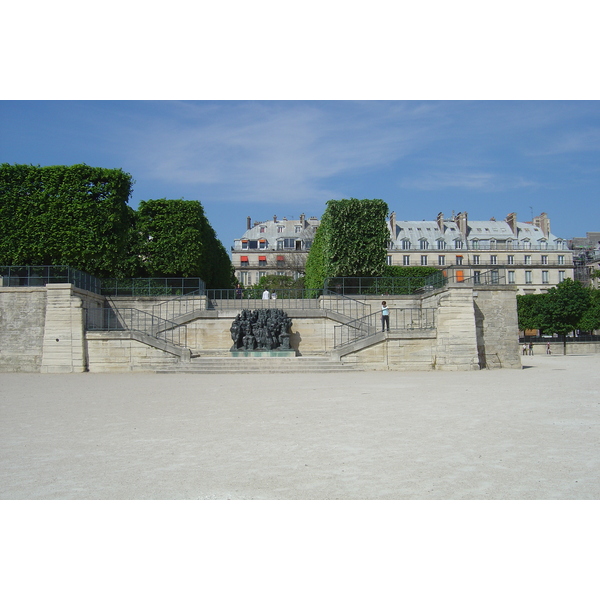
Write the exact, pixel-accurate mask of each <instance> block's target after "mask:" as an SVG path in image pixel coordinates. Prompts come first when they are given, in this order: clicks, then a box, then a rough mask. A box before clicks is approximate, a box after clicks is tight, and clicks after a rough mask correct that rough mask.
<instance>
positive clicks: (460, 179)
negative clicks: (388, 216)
mask: <svg viewBox="0 0 600 600" xmlns="http://www.w3.org/2000/svg"><path fill="white" fill-rule="evenodd" d="M0 131H2V136H1V137H0V162H7V163H27V164H30V163H31V164H36V165H37V164H39V165H55V164H76V163H87V164H89V165H93V166H102V167H119V168H122V169H123V170H125V171H127V172H128V173H130V174H131V175H132V176H133V179H134V180H135V184H134V187H133V195H132V199H131V205H132V206H134V207H135V206H137V204H138V202H139V201H140V200H147V199H151V198H154V199H155V198H163V197H166V198H184V199H186V200H200V201H201V202H202V204H203V206H204V208H205V211H206V213H207V216H208V218H209V220H210V222H211V224H212V225H213V227H214V228H215V230H216V231H217V235H218V236H219V238H220V239H221V241H222V242H223V244H224V245H225V247H226V248H229V247H230V246H231V244H232V243H233V239H234V238H236V237H240V236H241V235H242V234H243V232H244V230H245V224H246V216H250V217H251V218H252V220H253V221H254V220H267V219H271V218H272V217H273V215H274V214H277V216H278V217H288V218H298V216H299V215H300V214H301V213H304V214H306V215H307V216H317V217H320V216H321V215H322V213H323V211H324V210H325V207H326V202H327V201H328V200H330V199H339V198H348V197H356V198H381V199H383V200H385V201H386V202H387V203H388V206H389V208H390V211H391V210H394V211H396V215H397V218H398V219H418V220H420V219H428V220H429V219H434V218H435V216H436V215H437V213H438V212H440V211H442V212H444V213H445V214H448V215H449V214H450V213H451V212H452V211H453V210H454V211H456V212H459V211H467V212H468V213H469V216H470V218H472V219H488V218H490V217H492V216H494V217H496V218H498V219H502V218H504V217H505V216H506V215H507V214H508V213H509V212H512V211H515V212H517V214H518V216H519V219H520V220H530V219H531V215H532V213H533V214H534V215H537V214H539V213H541V212H543V211H545V212H547V213H548V215H549V217H550V219H551V224H552V231H553V233H555V234H557V235H559V236H561V237H567V238H571V237H573V236H582V235H585V232H586V231H598V230H600V202H599V197H600V193H599V192H600V103H599V102H597V101H169V100H167V101H2V102H0Z"/></svg>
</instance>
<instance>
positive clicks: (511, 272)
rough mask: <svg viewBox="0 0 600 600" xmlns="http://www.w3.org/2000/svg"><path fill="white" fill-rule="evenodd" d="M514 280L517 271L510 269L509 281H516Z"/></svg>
mask: <svg viewBox="0 0 600 600" xmlns="http://www.w3.org/2000/svg"><path fill="white" fill-rule="evenodd" d="M514 282H515V272H514V271H509V272H508V283H514Z"/></svg>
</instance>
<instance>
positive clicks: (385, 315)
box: [381, 300, 390, 331]
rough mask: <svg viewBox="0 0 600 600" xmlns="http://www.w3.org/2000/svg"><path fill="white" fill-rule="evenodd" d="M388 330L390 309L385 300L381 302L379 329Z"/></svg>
mask: <svg viewBox="0 0 600 600" xmlns="http://www.w3.org/2000/svg"><path fill="white" fill-rule="evenodd" d="M386 326H387V330H388V331H389V330H390V309H389V308H388V305H387V304H386V302H385V300H384V301H383V302H382V303H381V331H385V328H386Z"/></svg>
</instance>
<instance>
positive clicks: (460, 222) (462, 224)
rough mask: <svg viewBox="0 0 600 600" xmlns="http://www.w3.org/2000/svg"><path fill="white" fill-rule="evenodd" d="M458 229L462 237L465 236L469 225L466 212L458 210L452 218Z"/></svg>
mask: <svg viewBox="0 0 600 600" xmlns="http://www.w3.org/2000/svg"><path fill="white" fill-rule="evenodd" d="M454 221H455V223H456V225H457V226H458V229H459V230H460V232H461V233H462V235H463V237H467V233H468V232H469V225H468V223H467V213H466V212H459V213H458V214H457V215H456V218H455V219H454Z"/></svg>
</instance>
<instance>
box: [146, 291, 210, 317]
mask: <svg viewBox="0 0 600 600" xmlns="http://www.w3.org/2000/svg"><path fill="white" fill-rule="evenodd" d="M206 309H207V299H206V296H198V295H196V294H188V295H186V296H181V297H180V298H172V299H171V300H167V301H166V302H162V303H161V304H157V305H156V306H154V307H152V314H153V315H155V316H157V317H159V318H160V319H166V320H173V319H177V318H178V317H181V316H182V315H186V314H189V313H193V312H195V311H197V310H206Z"/></svg>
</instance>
